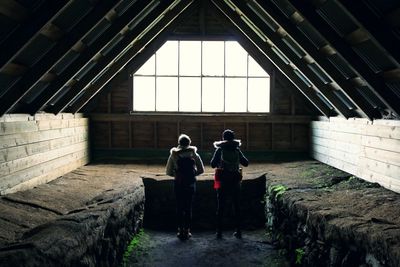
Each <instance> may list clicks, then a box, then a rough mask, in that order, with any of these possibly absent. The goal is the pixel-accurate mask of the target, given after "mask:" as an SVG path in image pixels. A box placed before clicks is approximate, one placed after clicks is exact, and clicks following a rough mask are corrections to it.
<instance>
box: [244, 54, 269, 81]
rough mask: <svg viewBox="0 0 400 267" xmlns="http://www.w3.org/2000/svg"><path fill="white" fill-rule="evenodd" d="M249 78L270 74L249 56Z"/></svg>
mask: <svg viewBox="0 0 400 267" xmlns="http://www.w3.org/2000/svg"><path fill="white" fill-rule="evenodd" d="M249 76H267V77H269V74H268V73H267V72H266V71H265V70H264V69H263V68H262V67H261V66H260V65H258V63H257V62H256V61H255V60H254V58H252V57H251V56H249Z"/></svg>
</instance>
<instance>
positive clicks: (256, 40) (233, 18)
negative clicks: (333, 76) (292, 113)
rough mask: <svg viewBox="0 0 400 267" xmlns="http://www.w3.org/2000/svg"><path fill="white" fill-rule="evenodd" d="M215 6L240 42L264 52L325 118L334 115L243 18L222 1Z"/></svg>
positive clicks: (214, 1)
mask: <svg viewBox="0 0 400 267" xmlns="http://www.w3.org/2000/svg"><path fill="white" fill-rule="evenodd" d="M212 2H213V3H214V5H215V6H216V7H217V8H218V9H219V10H220V11H221V12H222V13H223V14H224V15H225V16H226V17H227V18H228V19H229V21H230V22H231V23H232V24H233V26H234V29H235V31H236V33H237V34H238V37H240V39H241V40H240V42H247V44H248V45H249V44H250V43H252V44H253V45H254V46H255V47H256V49H258V50H259V51H262V54H263V55H264V57H266V58H267V59H268V60H269V61H271V62H273V63H274V65H275V66H276V67H277V68H278V69H279V70H280V71H281V72H282V73H284V75H285V76H286V77H287V78H288V79H289V80H290V81H291V82H292V83H293V84H294V85H295V86H296V87H297V88H298V89H299V90H300V91H301V92H302V93H303V94H304V95H305V96H306V97H307V98H308V100H310V102H311V103H313V104H314V106H315V107H316V108H317V109H318V110H319V111H320V112H321V113H322V114H324V115H325V116H327V117H329V116H331V115H333V113H332V111H331V110H330V109H329V108H328V107H327V106H326V105H325V104H324V103H323V102H322V101H321V99H319V98H318V96H317V95H316V92H315V90H313V89H312V88H310V87H308V86H306V85H305V84H304V83H303V81H302V80H301V79H300V78H299V77H298V76H296V75H295V74H294V72H293V68H292V67H291V66H289V65H287V64H285V63H284V62H283V61H282V60H281V59H280V58H279V57H278V56H277V55H276V54H275V53H274V52H273V51H272V49H271V47H270V46H269V45H268V44H267V43H266V42H264V41H263V40H262V39H261V38H260V36H258V35H257V34H256V33H255V32H254V31H253V30H252V29H251V28H250V27H249V26H248V25H247V24H246V23H244V22H243V20H242V18H241V17H240V16H239V15H238V14H237V13H236V12H235V11H233V10H232V9H231V7H229V6H228V5H227V4H226V3H225V2H224V1H222V0H212Z"/></svg>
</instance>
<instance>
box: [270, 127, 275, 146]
mask: <svg viewBox="0 0 400 267" xmlns="http://www.w3.org/2000/svg"><path fill="white" fill-rule="evenodd" d="M274 148H275V146H274V124H273V123H271V150H272V151H273V150H274Z"/></svg>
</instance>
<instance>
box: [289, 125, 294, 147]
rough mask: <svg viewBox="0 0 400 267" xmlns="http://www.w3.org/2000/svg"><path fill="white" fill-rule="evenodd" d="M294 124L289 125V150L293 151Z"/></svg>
mask: <svg viewBox="0 0 400 267" xmlns="http://www.w3.org/2000/svg"><path fill="white" fill-rule="evenodd" d="M294 135H295V132H294V124H293V123H291V124H290V149H294Z"/></svg>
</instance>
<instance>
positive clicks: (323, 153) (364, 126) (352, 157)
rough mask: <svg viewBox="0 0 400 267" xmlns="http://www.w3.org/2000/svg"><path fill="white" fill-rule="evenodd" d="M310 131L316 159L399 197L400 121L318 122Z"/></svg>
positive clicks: (332, 119)
mask: <svg viewBox="0 0 400 267" xmlns="http://www.w3.org/2000/svg"><path fill="white" fill-rule="evenodd" d="M310 131H311V155H312V156H313V157H314V158H315V159H317V160H319V161H321V162H324V163H326V164H329V165H331V166H334V167H336V168H338V169H341V170H344V171H346V172H348V173H351V174H353V175H355V176H357V177H360V178H362V179H365V180H367V181H369V182H376V183H379V184H381V185H382V186H384V187H386V188H388V189H391V190H393V191H395V192H398V193H400V121H398V120H397V121H395V120H375V121H368V120H365V119H348V120H345V119H338V118H330V120H323V119H322V118H321V120H320V121H313V122H312V123H311V130H310Z"/></svg>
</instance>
